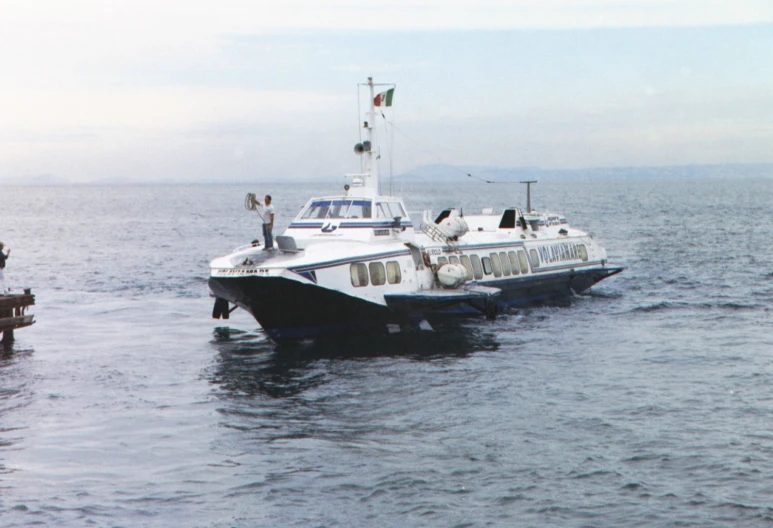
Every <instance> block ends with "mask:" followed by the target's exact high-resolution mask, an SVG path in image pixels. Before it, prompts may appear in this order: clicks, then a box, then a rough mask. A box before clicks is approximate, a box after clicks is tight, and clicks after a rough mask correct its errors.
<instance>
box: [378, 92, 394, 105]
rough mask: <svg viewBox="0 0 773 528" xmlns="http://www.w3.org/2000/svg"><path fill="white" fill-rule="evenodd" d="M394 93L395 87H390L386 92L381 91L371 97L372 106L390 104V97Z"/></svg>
mask: <svg viewBox="0 0 773 528" xmlns="http://www.w3.org/2000/svg"><path fill="white" fill-rule="evenodd" d="M394 95H395V89H394V88H390V89H389V90H387V91H386V92H381V93H380V94H378V95H377V96H376V97H375V98H374V99H373V105H374V106H392V97H393V96H394Z"/></svg>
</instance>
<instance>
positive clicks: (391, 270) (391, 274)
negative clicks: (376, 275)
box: [386, 260, 402, 284]
mask: <svg viewBox="0 0 773 528" xmlns="http://www.w3.org/2000/svg"><path fill="white" fill-rule="evenodd" d="M386 275H387V282H389V284H400V281H401V280H402V275H401V274H400V263H399V262H397V261H395V260H390V261H389V262H387V263H386Z"/></svg>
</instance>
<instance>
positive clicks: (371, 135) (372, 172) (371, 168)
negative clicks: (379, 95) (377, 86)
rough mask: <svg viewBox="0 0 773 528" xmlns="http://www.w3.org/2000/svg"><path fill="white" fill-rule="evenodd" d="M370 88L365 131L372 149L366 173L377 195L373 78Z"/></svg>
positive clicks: (367, 154)
mask: <svg viewBox="0 0 773 528" xmlns="http://www.w3.org/2000/svg"><path fill="white" fill-rule="evenodd" d="M368 88H369V89H370V90H369V92H370V100H369V101H368V103H369V105H368V107H369V112H368V121H367V122H366V125H365V129H366V131H367V138H368V143H369V144H370V148H369V149H367V150H366V152H365V155H366V156H367V158H366V159H367V160H368V161H367V168H366V171H365V172H366V173H367V174H368V176H366V177H367V178H368V179H369V180H370V182H368V186H369V187H370V188H371V189H375V191H376V193H377V194H378V193H379V192H380V187H381V182H380V181H379V174H378V165H377V163H375V160H374V159H373V151H374V150H376V149H378V145H377V144H376V130H375V124H376V105H375V98H376V94H375V92H374V87H373V77H368Z"/></svg>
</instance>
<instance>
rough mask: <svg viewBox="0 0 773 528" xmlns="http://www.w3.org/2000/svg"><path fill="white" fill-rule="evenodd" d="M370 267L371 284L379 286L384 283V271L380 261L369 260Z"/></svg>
mask: <svg viewBox="0 0 773 528" xmlns="http://www.w3.org/2000/svg"><path fill="white" fill-rule="evenodd" d="M368 268H369V269H370V282H371V284H373V286H381V285H383V284H385V283H386V272H385V271H384V265H383V264H382V263H381V262H371V263H370V264H368Z"/></svg>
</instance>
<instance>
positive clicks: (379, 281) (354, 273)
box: [349, 260, 403, 287]
mask: <svg viewBox="0 0 773 528" xmlns="http://www.w3.org/2000/svg"><path fill="white" fill-rule="evenodd" d="M349 273H350V274H351V278H352V286H355V287H360V286H367V285H368V284H372V285H373V286H383V285H384V284H386V283H387V282H388V283H389V284H400V281H402V280H403V278H402V274H401V273H400V263H399V262H397V261H396V260H390V261H387V263H386V268H385V267H384V264H383V263H382V262H371V263H369V264H367V265H366V264H364V263H363V262H355V263H354V264H352V265H351V266H350V267H349Z"/></svg>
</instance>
